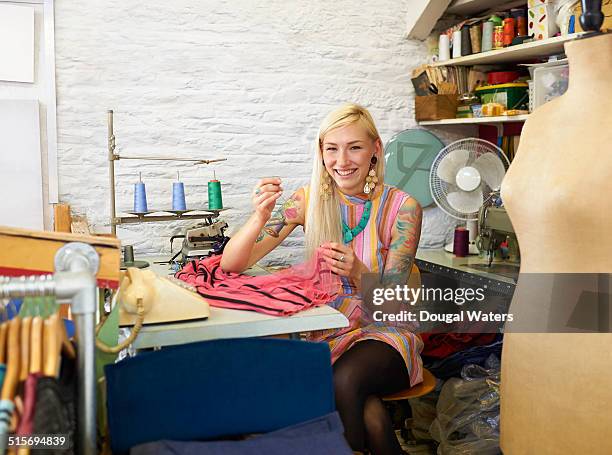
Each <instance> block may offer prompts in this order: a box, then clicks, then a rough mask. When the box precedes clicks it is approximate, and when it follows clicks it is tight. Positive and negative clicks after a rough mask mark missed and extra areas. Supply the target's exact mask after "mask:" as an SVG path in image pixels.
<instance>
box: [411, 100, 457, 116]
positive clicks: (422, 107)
mask: <svg viewBox="0 0 612 455" xmlns="http://www.w3.org/2000/svg"><path fill="white" fill-rule="evenodd" d="M457 106H459V101H458V99H457V95H430V96H416V97H415V98H414V117H415V118H416V120H417V121H422V120H442V119H447V118H456V116H457Z"/></svg>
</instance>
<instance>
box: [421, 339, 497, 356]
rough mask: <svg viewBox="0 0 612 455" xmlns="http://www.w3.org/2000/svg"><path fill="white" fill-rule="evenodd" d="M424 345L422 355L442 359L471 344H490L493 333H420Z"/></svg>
mask: <svg viewBox="0 0 612 455" xmlns="http://www.w3.org/2000/svg"><path fill="white" fill-rule="evenodd" d="M420 336H421V338H422V339H423V343H425V347H424V348H423V352H421V355H422V356H427V357H436V358H439V359H442V358H444V357H448V356H449V355H451V354H454V353H455V352H459V351H463V350H464V349H467V348H469V347H472V346H482V345H485V344H491V343H493V341H494V340H495V336H496V334H495V333H421V334H420Z"/></svg>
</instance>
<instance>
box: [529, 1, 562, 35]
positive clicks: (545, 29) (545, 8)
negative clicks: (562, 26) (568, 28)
mask: <svg viewBox="0 0 612 455" xmlns="http://www.w3.org/2000/svg"><path fill="white" fill-rule="evenodd" d="M529 3H535V6H533V7H530V8H529V9H528V10H527V34H528V35H529V36H534V37H535V39H536V40H542V39H546V38H551V37H553V36H555V34H557V33H558V32H559V26H558V25H557V23H556V22H555V19H556V15H555V8H554V5H553V4H551V3H548V2H543V1H541V0H537V1H536V0H534V1H533V2H529Z"/></svg>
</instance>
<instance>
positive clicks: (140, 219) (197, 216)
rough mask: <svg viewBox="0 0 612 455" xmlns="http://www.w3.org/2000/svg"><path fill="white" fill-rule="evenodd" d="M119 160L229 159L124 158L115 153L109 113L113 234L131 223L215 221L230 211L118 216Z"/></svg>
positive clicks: (148, 213) (199, 210) (201, 162)
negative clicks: (116, 192)
mask: <svg viewBox="0 0 612 455" xmlns="http://www.w3.org/2000/svg"><path fill="white" fill-rule="evenodd" d="M119 160H143V161H188V162H192V163H194V164H211V163H217V162H219V161H227V158H216V159H211V160H206V159H197V158H176V157H156V156H123V155H119V154H117V153H115V133H114V130H113V111H112V110H109V111H108V175H109V177H110V206H111V215H110V225H111V232H112V233H113V234H115V235H116V234H117V225H119V224H131V223H149V222H158V221H177V220H201V219H209V220H213V219H214V218H217V217H218V216H219V213H220V212H222V211H224V210H228V208H227V207H226V208H223V209H219V210H211V209H208V208H198V209H191V210H185V211H183V210H181V211H172V210H151V211H149V212H147V213H138V214H132V216H117V209H116V207H117V206H116V202H117V201H116V198H115V161H119ZM203 212H204V213H203ZM156 213H169V215H156Z"/></svg>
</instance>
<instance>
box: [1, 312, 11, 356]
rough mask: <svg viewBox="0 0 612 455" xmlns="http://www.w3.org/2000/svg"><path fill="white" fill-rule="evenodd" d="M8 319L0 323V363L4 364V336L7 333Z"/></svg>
mask: <svg viewBox="0 0 612 455" xmlns="http://www.w3.org/2000/svg"><path fill="white" fill-rule="evenodd" d="M8 325H9V323H8V321H5V322H3V323H1V324H0V363H2V364H4V363H5V360H6V336H7V334H8Z"/></svg>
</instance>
